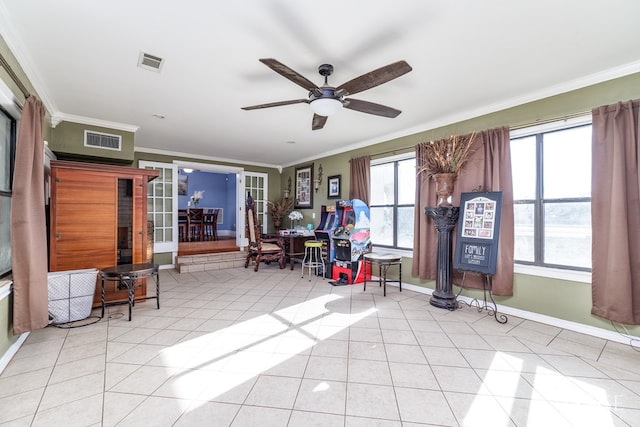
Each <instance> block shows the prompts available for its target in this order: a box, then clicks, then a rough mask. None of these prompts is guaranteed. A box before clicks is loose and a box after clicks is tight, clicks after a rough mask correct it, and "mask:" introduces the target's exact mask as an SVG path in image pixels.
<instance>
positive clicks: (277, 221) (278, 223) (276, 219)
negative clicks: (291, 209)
mask: <svg viewBox="0 0 640 427" xmlns="http://www.w3.org/2000/svg"><path fill="white" fill-rule="evenodd" d="M272 219H273V228H275V229H276V230H280V229H281V228H282V218H279V217H275V216H274V217H272Z"/></svg>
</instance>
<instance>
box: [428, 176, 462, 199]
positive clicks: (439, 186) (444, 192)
mask: <svg viewBox="0 0 640 427" xmlns="http://www.w3.org/2000/svg"><path fill="white" fill-rule="evenodd" d="M457 177H458V175H457V174H455V173H438V174H435V175H433V179H434V180H435V182H436V196H438V200H437V202H436V206H437V207H449V206H453V204H452V203H451V202H452V201H453V196H452V195H453V186H454V183H455V182H456V178H457Z"/></svg>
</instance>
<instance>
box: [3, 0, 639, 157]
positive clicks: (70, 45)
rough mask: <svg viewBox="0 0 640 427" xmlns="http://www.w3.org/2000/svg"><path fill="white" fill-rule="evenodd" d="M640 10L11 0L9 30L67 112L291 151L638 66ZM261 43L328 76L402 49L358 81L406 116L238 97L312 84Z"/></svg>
mask: <svg viewBox="0 0 640 427" xmlns="http://www.w3.org/2000/svg"><path fill="white" fill-rule="evenodd" d="M639 18H640V1H637V0H607V1H604V0H600V1H598V0H519V1H513V0H482V1H479V0H450V1H427V0H395V1H388V0H366V1H365V0H352V1H345V0H324V1H315V2H311V1H301V0H244V1H227V2H221V1H210V0H209V1H207V0H190V1H176V0H147V1H142V0H138V1H131V0H109V1H106V0H0V33H1V35H2V36H3V37H4V39H5V41H6V42H7V44H8V45H9V47H10V48H11V49H12V51H13V52H14V54H15V55H16V57H17V58H18V61H19V62H20V64H21V65H22V67H23V68H24V70H25V72H26V73H27V75H28V77H29V79H30V80H31V81H32V83H33V84H34V86H35V88H36V90H37V91H38V93H39V95H40V97H41V98H42V99H43V101H44V102H45V105H46V106H47V108H48V110H49V111H50V113H52V115H53V116H54V118H58V119H63V120H70V121H78V122H80V123H95V124H100V123H103V124H106V125H107V126H114V127H118V126H119V127H121V128H124V129H129V128H130V127H139V129H138V130H137V132H136V137H135V141H136V148H137V149H141V150H159V151H163V152H172V153H188V154H191V155H195V156H196V157H201V158H209V159H212V158H215V159H229V160H235V161H239V162H242V163H250V164H264V165H281V166H288V165H291V164H295V163H299V162H303V161H306V160H310V159H314V158H317V157H320V156H323V155H326V154H333V153H338V152H342V151H345V150H347V149H351V148H356V147H362V146H366V145H370V144H373V143H377V142H382V141H385V140H388V139H390V138H393V137H397V136H403V135H408V134H412V133H416V132H419V131H422V130H428V129H431V128H434V127H436V126H440V125H444V124H448V123H453V122H457V121H459V120H462V119H466V118H469V117H474V116H477V115H479V114H484V113H488V112H491V111H496V110H500V109H503V108H506V107H510V106H513V105H518V104H521V103H523V102H528V101H532V100H535V99H540V98H542V97H546V96H550V95H553V94H557V93H561V92H565V91H568V90H572V89H576V88H580V87H583V86H586V85H589V84H593V83H597V82H600V81H604V80H608V79H611V78H614V77H618V76H623V75H627V74H631V73H634V72H638V71H640V25H639V24H638V19H639ZM140 52H146V53H150V54H152V55H156V56H159V57H162V58H164V60H165V63H164V66H163V68H162V70H161V72H160V73H157V72H152V71H148V70H144V69H142V68H139V67H137V63H138V57H139V55H140ZM259 58H275V59H277V60H279V61H280V62H282V63H284V64H285V65H287V66H289V67H291V68H292V69H294V70H296V71H297V72H299V73H301V74H302V75H304V76H305V77H307V78H308V79H310V80H312V81H313V82H315V83H317V84H318V85H321V84H322V77H321V76H320V75H319V74H318V71H317V70H318V66H319V65H320V64H323V63H330V64H333V66H334V67H335V72H334V74H333V75H332V76H331V77H330V78H329V83H331V84H333V85H334V86H337V85H339V84H341V83H344V82H346V81H348V80H351V79H352V78H354V77H357V76H359V75H361V74H364V73H367V72H369V71H371V70H373V69H376V68H379V67H381V66H383V65H387V64H389V63H392V62H395V61H397V60H401V59H404V60H406V61H407V62H408V63H409V64H410V65H411V66H412V67H413V71H411V72H410V73H408V74H406V75H404V76H402V77H400V78H398V79H395V80H392V81H390V82H388V83H386V84H384V85H381V86H378V87H375V88H372V89H369V90H367V91H365V92H362V93H360V94H358V96H357V98H359V99H363V100H367V101H371V102H376V103H380V104H385V105H388V106H391V107H394V108H397V109H400V110H402V114H400V115H399V116H398V117H397V118H395V119H388V118H384V117H378V116H373V115H369V114H364V113H359V112H356V111H352V110H347V109H343V110H341V111H340V112H339V113H338V114H337V115H335V116H332V117H330V118H329V120H328V121H327V124H326V126H325V127H324V129H322V130H317V131H312V130H311V118H312V113H311V112H310V110H309V107H308V105H306V104H295V105H288V106H281V107H274V108H269V109H261V110H254V111H244V110H241V109H240V107H243V106H248V105H255V104H262V103H267V102H274V101H283V100H290V99H298V98H304V97H306V95H307V94H306V92H305V90H304V89H302V88H301V87H299V86H297V85H295V84H294V83H292V82H290V81H289V80H287V79H285V78H284V77H282V76H280V75H279V74H277V73H275V72H274V71H272V70H271V69H269V68H267V67H266V66H265V65H263V64H262V63H260V62H259V61H258V59H259ZM154 114H160V115H163V116H165V118H164V119H159V118H156V117H154ZM292 142H293V143H292Z"/></svg>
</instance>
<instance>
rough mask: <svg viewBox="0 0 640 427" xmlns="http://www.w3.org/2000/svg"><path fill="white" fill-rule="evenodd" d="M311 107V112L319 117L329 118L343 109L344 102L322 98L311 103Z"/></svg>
mask: <svg viewBox="0 0 640 427" xmlns="http://www.w3.org/2000/svg"><path fill="white" fill-rule="evenodd" d="M309 106H310V107H311V111H313V112H314V113H316V114H317V115H319V116H325V117H328V116H330V115H332V114H334V113H335V112H337V111H338V110H339V109H340V108H341V107H342V102H340V101H339V100H337V99H335V98H320V99H316V100H313V101H311V103H310V104H309Z"/></svg>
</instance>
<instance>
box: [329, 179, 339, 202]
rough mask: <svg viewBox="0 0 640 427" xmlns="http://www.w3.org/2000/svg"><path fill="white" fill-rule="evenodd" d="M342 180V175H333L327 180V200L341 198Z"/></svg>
mask: <svg viewBox="0 0 640 427" xmlns="http://www.w3.org/2000/svg"><path fill="white" fill-rule="evenodd" d="M340 178H342V175H332V176H330V177H329V178H327V199H339V198H340Z"/></svg>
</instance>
